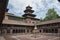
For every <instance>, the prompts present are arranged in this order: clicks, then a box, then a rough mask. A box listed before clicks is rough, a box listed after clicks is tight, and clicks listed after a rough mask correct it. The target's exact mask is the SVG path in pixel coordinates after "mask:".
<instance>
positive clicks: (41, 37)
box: [0, 34, 60, 40]
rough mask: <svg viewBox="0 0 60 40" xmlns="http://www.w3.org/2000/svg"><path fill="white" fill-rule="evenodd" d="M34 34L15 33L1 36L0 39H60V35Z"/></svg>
mask: <svg viewBox="0 0 60 40" xmlns="http://www.w3.org/2000/svg"><path fill="white" fill-rule="evenodd" d="M36 36H37V37H36V38H35V37H34V35H33V34H17V35H16V34H15V35H5V36H0V40H60V37H59V36H47V35H36Z"/></svg>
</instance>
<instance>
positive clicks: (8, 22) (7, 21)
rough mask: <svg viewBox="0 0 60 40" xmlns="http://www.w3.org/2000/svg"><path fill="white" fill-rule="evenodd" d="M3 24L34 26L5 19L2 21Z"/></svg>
mask: <svg viewBox="0 0 60 40" xmlns="http://www.w3.org/2000/svg"><path fill="white" fill-rule="evenodd" d="M3 24H14V25H27V26H34V24H31V23H25V22H21V21H15V20H7V19H5V20H3Z"/></svg>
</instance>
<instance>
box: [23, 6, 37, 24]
mask: <svg viewBox="0 0 60 40" xmlns="http://www.w3.org/2000/svg"><path fill="white" fill-rule="evenodd" d="M33 12H34V10H32V7H30V6H27V7H26V10H24V13H25V14H24V15H23V17H24V18H25V21H26V22H28V23H30V22H31V21H32V19H34V17H35V16H36V15H35V14H32V13H33Z"/></svg>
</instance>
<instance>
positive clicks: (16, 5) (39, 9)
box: [7, 0, 60, 18]
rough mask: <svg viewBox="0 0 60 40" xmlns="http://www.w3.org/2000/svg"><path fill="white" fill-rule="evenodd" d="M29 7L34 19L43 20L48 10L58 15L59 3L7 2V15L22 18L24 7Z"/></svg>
mask: <svg viewBox="0 0 60 40" xmlns="http://www.w3.org/2000/svg"><path fill="white" fill-rule="evenodd" d="M28 5H30V6H31V7H32V10H34V11H35V12H34V13H33V14H35V15H36V18H44V17H45V16H46V13H47V11H48V9H50V8H54V9H55V11H57V14H59V15H60V3H59V2H58V1H57V0H9V3H8V7H7V8H8V9H9V11H8V12H9V13H12V14H15V15H17V16H22V15H23V14H24V10H25V9H26V6H28Z"/></svg>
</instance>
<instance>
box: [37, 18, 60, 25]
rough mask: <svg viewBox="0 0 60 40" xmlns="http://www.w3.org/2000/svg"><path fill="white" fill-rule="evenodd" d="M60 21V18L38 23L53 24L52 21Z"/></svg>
mask: <svg viewBox="0 0 60 40" xmlns="http://www.w3.org/2000/svg"><path fill="white" fill-rule="evenodd" d="M58 22H60V18H58V19H54V20H50V21H45V22H41V23H38V24H37V25H44V24H51V23H58Z"/></svg>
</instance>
